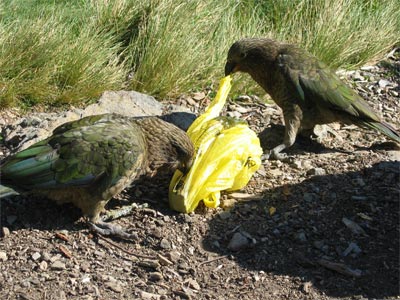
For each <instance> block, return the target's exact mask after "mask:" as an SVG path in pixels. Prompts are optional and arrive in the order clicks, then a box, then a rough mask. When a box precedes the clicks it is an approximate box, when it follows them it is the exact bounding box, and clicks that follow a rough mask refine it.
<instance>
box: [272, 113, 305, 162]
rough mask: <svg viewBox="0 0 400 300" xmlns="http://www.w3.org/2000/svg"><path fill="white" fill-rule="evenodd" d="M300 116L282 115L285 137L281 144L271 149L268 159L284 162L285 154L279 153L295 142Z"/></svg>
mask: <svg viewBox="0 0 400 300" xmlns="http://www.w3.org/2000/svg"><path fill="white" fill-rule="evenodd" d="M300 116H301V113H300V114H287V113H286V114H284V118H285V136H284V138H283V143H282V144H279V145H278V146H276V147H275V148H273V149H272V150H271V151H270V153H269V156H268V159H276V160H284V159H285V158H287V154H285V153H281V151H283V150H285V149H287V148H289V147H290V146H292V145H293V144H294V142H295V141H296V136H297V133H298V131H299V128H300V123H301V120H300Z"/></svg>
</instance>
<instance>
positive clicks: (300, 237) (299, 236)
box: [295, 232, 307, 243]
mask: <svg viewBox="0 0 400 300" xmlns="http://www.w3.org/2000/svg"><path fill="white" fill-rule="evenodd" d="M295 238H296V240H297V241H299V242H300V243H305V242H307V237H306V234H305V233H304V232H298V233H296V235H295Z"/></svg>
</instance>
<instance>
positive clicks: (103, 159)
mask: <svg viewBox="0 0 400 300" xmlns="http://www.w3.org/2000/svg"><path fill="white" fill-rule="evenodd" d="M193 153H194V149H193V145H192V143H191V141H190V139H189V137H188V136H187V135H186V133H185V132H184V131H183V130H181V129H179V128H178V127H176V126H175V125H173V124H170V123H168V122H165V121H163V120H162V119H160V118H158V117H138V118H129V117H123V116H120V115H115V114H104V115H96V116H89V117H85V118H83V119H80V120H77V121H73V122H69V123H65V124H63V125H61V126H59V127H57V128H56V129H55V130H54V131H53V135H52V136H50V137H49V138H47V139H45V140H43V141H41V142H38V143H36V144H34V145H32V146H30V147H29V148H27V149H25V150H23V151H21V152H19V153H17V154H15V155H12V156H10V157H8V158H6V159H5V160H4V161H3V162H2V163H1V166H0V178H1V184H2V185H4V186H6V187H10V188H12V189H14V190H15V191H17V192H18V193H34V194H39V195H43V196H45V197H48V198H49V199H51V200H54V201H56V202H57V203H66V202H72V203H73V204H74V205H75V206H77V207H78V208H80V209H81V210H82V212H83V214H84V215H85V216H87V217H88V218H89V221H90V224H91V226H92V228H93V229H94V230H96V231H97V232H99V233H101V234H104V235H109V234H111V235H116V236H120V237H123V238H128V239H129V238H133V237H134V236H133V235H130V234H128V233H126V232H125V231H123V230H122V229H121V228H119V227H117V226H115V225H112V224H111V223H106V222H104V220H103V219H102V218H101V217H100V212H101V211H102V210H103V209H104V206H105V205H106V203H107V202H108V201H109V200H110V199H111V198H112V197H113V196H114V195H116V194H117V193H119V192H121V191H122V190H123V189H124V188H126V187H128V186H129V185H130V184H131V183H133V182H134V181H135V180H136V179H138V178H139V177H140V176H148V177H151V176H153V175H155V174H156V173H157V172H158V171H160V172H161V171H173V170H175V169H176V168H178V169H180V170H181V171H183V172H186V171H187V170H188V169H189V168H190V166H191V164H192V156H193ZM4 186H3V187H2V188H1V189H0V196H1V194H2V192H1V191H3V196H6V195H7V194H8V195H9V194H10V190H7V188H5V187H4Z"/></svg>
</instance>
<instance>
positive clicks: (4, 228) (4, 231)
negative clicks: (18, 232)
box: [1, 227, 10, 237]
mask: <svg viewBox="0 0 400 300" xmlns="http://www.w3.org/2000/svg"><path fill="white" fill-rule="evenodd" d="M1 231H2V233H3V237H7V236H9V235H10V229H8V227H3V228H2V229H1Z"/></svg>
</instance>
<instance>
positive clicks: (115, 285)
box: [104, 280, 123, 293]
mask: <svg viewBox="0 0 400 300" xmlns="http://www.w3.org/2000/svg"><path fill="white" fill-rule="evenodd" d="M104 285H105V286H106V287H107V288H109V289H110V290H112V291H114V292H116V293H121V292H122V290H123V289H122V285H121V283H120V282H119V281H111V280H110V281H107V282H105V283H104Z"/></svg>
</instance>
